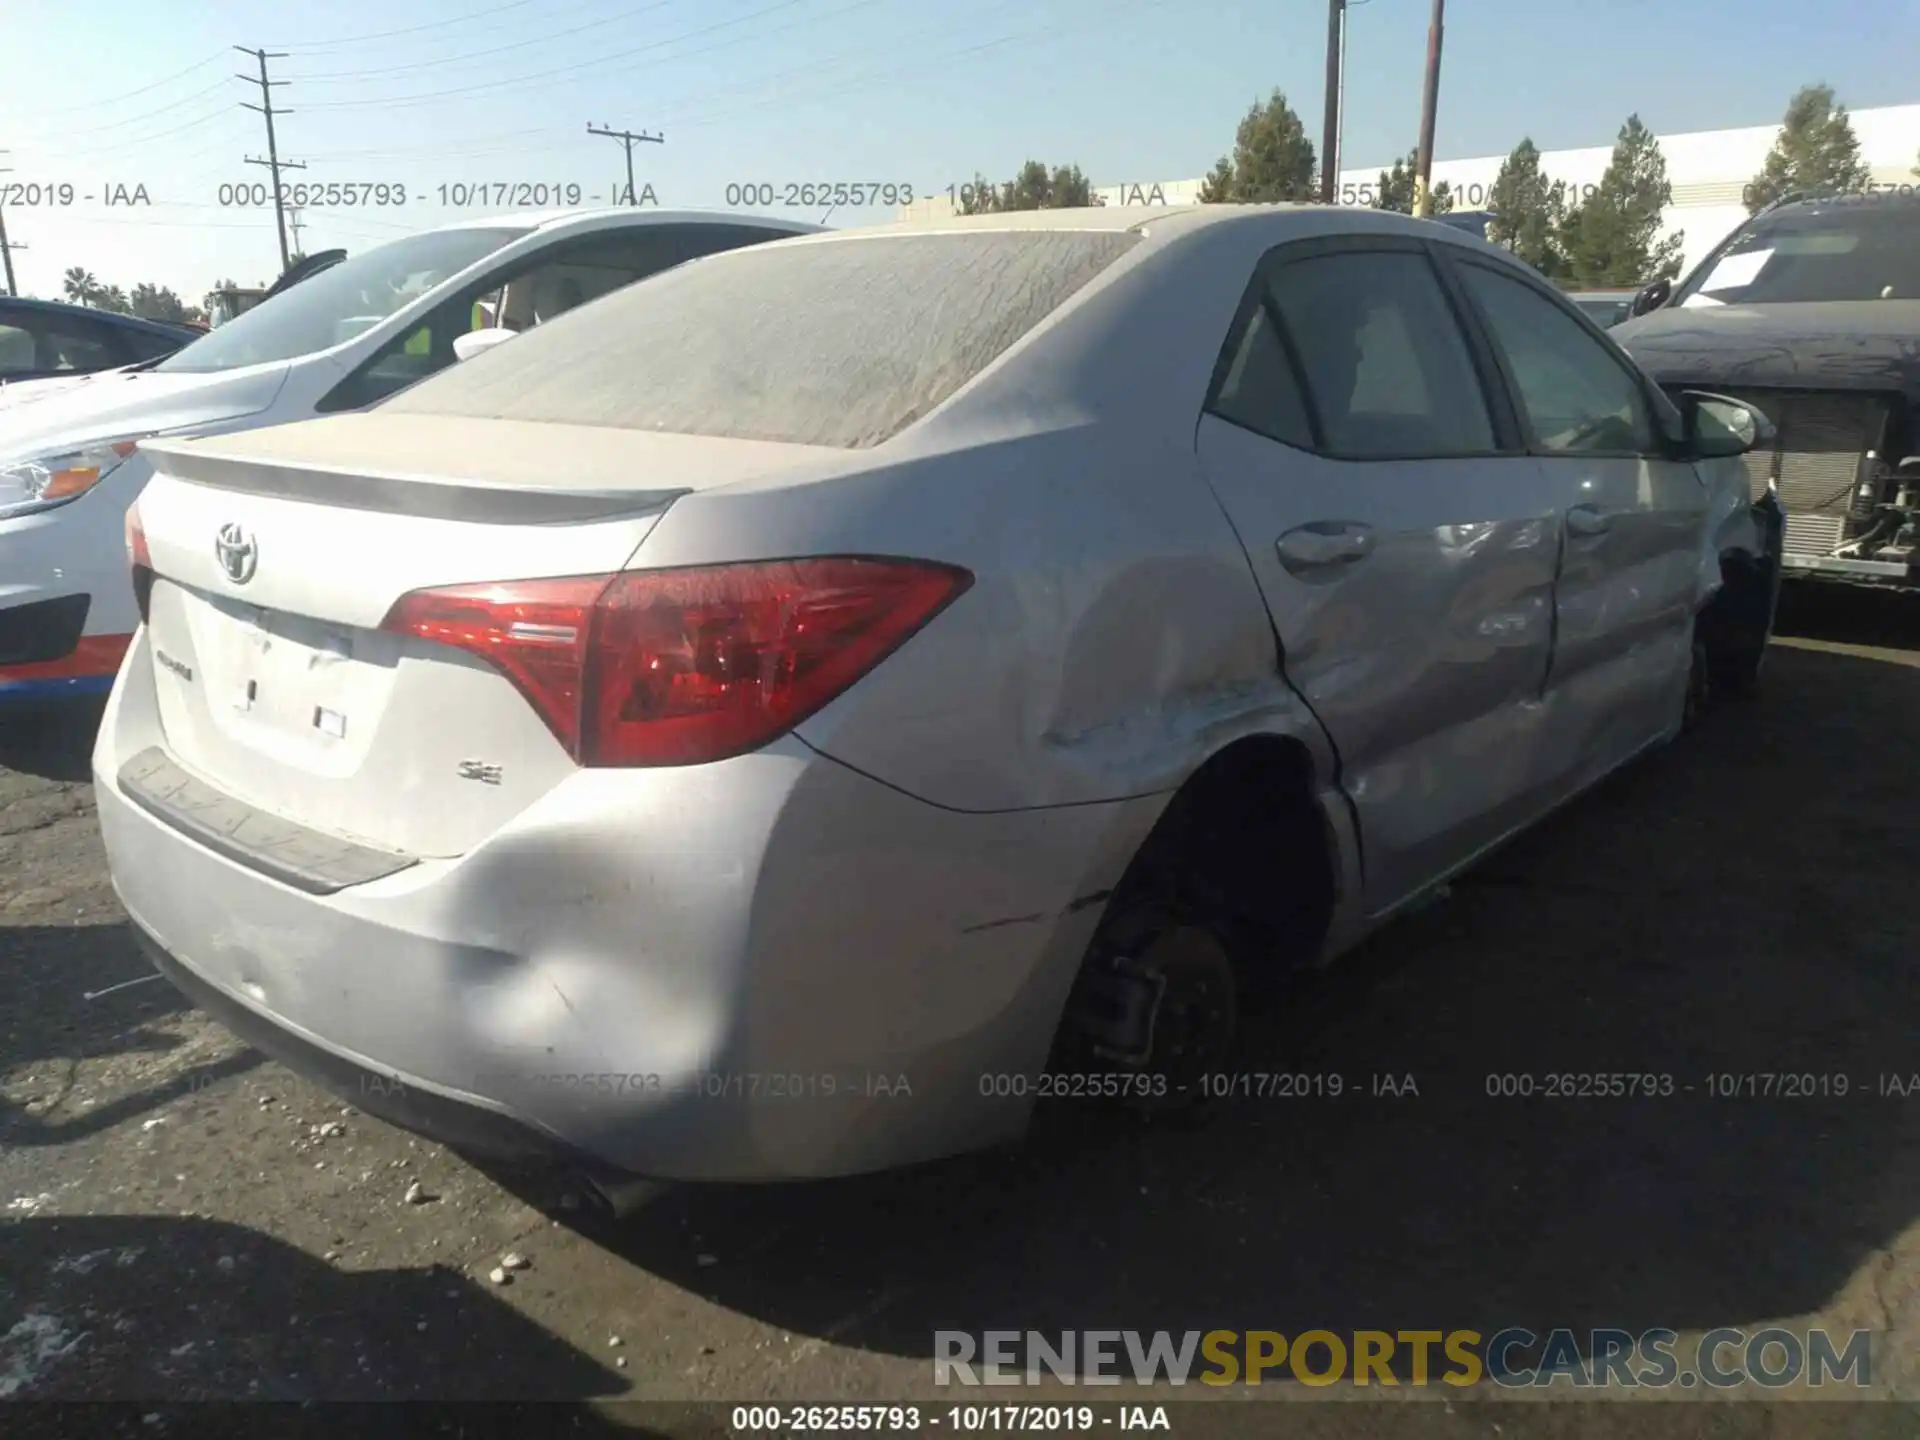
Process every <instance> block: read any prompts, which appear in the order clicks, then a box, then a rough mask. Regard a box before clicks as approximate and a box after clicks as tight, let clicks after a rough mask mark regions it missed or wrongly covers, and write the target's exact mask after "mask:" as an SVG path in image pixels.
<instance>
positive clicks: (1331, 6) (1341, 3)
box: [1320, 0, 1347, 205]
mask: <svg viewBox="0 0 1920 1440" xmlns="http://www.w3.org/2000/svg"><path fill="white" fill-rule="evenodd" d="M1346 22H1347V0H1327V123H1326V128H1325V130H1324V131H1323V133H1322V138H1321V141H1320V203H1321V204H1322V205H1331V204H1333V187H1334V182H1335V181H1336V180H1337V179H1338V178H1339V174H1340V99H1341V96H1340V73H1341V69H1342V56H1343V53H1344V50H1345V46H1344V44H1343V41H1344V40H1345V38H1346Z"/></svg>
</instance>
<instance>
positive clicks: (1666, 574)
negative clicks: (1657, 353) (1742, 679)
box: [1452, 255, 1710, 789]
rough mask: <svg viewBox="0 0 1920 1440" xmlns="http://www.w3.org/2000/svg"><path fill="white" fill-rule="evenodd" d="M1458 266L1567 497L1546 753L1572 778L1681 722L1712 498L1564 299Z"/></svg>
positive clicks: (1653, 408)
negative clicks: (1673, 452)
mask: <svg viewBox="0 0 1920 1440" xmlns="http://www.w3.org/2000/svg"><path fill="white" fill-rule="evenodd" d="M1452 263H1453V264H1454V266H1455V268H1456V269H1457V271H1458V273H1459V274H1460V276H1461V279H1462V281H1463V283H1464V287H1465V289H1466V291H1467V293H1468V294H1469V295H1471V296H1472V298H1473V301H1474V304H1475V307H1476V308H1477V310H1478V312H1479V314H1480V315H1481V317H1483V319H1484V321H1485V324H1486V326H1487V330H1488V332H1489V333H1490V335H1491V338H1492V341H1493V347H1494V349H1495V351H1496V354H1497V359H1498V362H1499V364H1500V365H1501V366H1502V367H1503V369H1504V370H1505V371H1506V373H1507V374H1508V375H1509V376H1510V378H1511V389H1512V391H1513V394H1514V396H1515V398H1516V400H1517V402H1518V407H1519V411H1520V420H1521V425H1522V428H1523V431H1524V433H1525V436H1526V440H1527V444H1528V448H1529V449H1530V450H1531V451H1532V452H1533V454H1534V455H1535V456H1536V457H1537V458H1538V460H1539V463H1540V466H1541V469H1542V472H1543V473H1544V475H1545V476H1546V479H1547V481H1548V483H1549V484H1550V485H1551V486H1552V487H1553V492H1554V494H1555V495H1556V496H1557V497H1558V510H1559V524H1560V527H1561V529H1562V530H1563V531H1564V540H1563V544H1564V555H1563V558H1562V561H1561V568H1560V583H1559V585H1558V587H1557V589H1556V593H1555V611H1556V617H1555V642H1554V654H1553V670H1552V673H1551V675H1550V677H1549V681H1548V688H1547V702H1548V707H1549V710H1550V713H1551V717H1552V718H1551V722H1550V727H1549V728H1550V733H1551V737H1552V751H1553V755H1554V757H1555V758H1554V761H1553V763H1554V764H1555V766H1556V767H1557V768H1558V769H1559V770H1561V771H1562V773H1563V774H1564V775H1565V776H1566V787H1567V788H1569V789H1572V788H1578V787H1580V786H1582V785H1585V784H1588V783H1590V782H1591V781H1593V780H1596V779H1598V778H1599V777H1600V776H1601V775H1602V774H1604V773H1605V772H1606V771H1608V770H1610V769H1612V768H1613V767H1615V766H1616V765H1618V764H1620V763H1621V762H1623V761H1625V760H1627V759H1629V758H1630V757H1631V756H1632V755H1633V754H1634V753H1635V752H1636V751H1638V750H1641V749H1643V748H1645V747H1646V746H1647V745H1648V744H1650V743H1652V742H1654V741H1656V740H1658V739H1659V738H1660V737H1661V736H1662V735H1663V734H1664V733H1666V731H1667V730H1669V729H1670V728H1671V727H1672V725H1673V724H1674V723H1675V722H1677V720H1678V718H1679V715H1680V709H1681V703H1682V700H1683V697H1684V695H1685V693H1686V684H1687V671H1688V667H1689V663H1690V661H1691V659H1692V652H1693V610H1694V597H1695V596H1696V594H1697V593H1698V586H1699V570H1700V563H1701V541H1702V537H1703V534H1704V526H1705V523H1706V511H1707V506H1708V501H1709V498H1710V497H1709V494H1708V490H1707V487H1706V485H1705V484H1703V483H1702V482H1701V480H1700V477H1699V476H1698V475H1697V474H1696V473H1695V472H1694V468H1693V465H1692V464H1691V463H1690V462H1689V461H1687V460H1683V459H1674V458H1672V457H1671V455H1670V453H1669V451H1668V442H1667V440H1666V437H1665V436H1664V435H1663V434H1662V427H1661V423H1660V417H1659V414H1658V411H1657V407H1659V406H1661V405H1663V404H1664V403H1665V402H1664V401H1661V400H1659V399H1656V397H1655V394H1654V392H1653V387H1652V386H1651V385H1649V384H1648V383H1647V381H1646V379H1645V378H1644V377H1643V376H1642V375H1641V374H1640V372H1639V371H1638V370H1637V369H1636V368H1635V367H1634V366H1633V365H1632V364H1631V363H1630V362H1628V361H1627V360H1626V359H1624V358H1623V357H1622V356H1621V355H1619V354H1618V353H1617V352H1616V351H1615V349H1614V348H1613V347H1612V346H1611V345H1610V344H1608V342H1607V341H1606V340H1604V339H1603V338H1601V337H1600V336H1599V335H1597V334H1595V333H1594V332H1593V330H1592V329H1590V328H1589V327H1588V325H1587V323H1586V322H1585V321H1584V320H1583V319H1582V317H1581V316H1580V315H1579V314H1578V313H1576V311H1575V309H1574V307H1573V305H1572V304H1571V302H1569V301H1567V300H1566V299H1565V298H1563V297H1562V296H1561V295H1559V294H1558V293H1557V292H1556V291H1554V290H1553V289H1552V288H1551V287H1550V286H1548V285H1546V284H1545V283H1544V282H1540V281H1536V280H1535V279H1534V278H1532V277H1531V276H1529V275H1527V274H1526V273H1525V272H1523V271H1520V270H1519V269H1518V268H1517V267H1514V266H1508V265H1503V264H1501V263H1500V262H1498V261H1495V260H1483V259H1480V258H1477V257H1473V256H1468V255H1460V256H1458V257H1457V258H1455V259H1454V260H1453V261H1452Z"/></svg>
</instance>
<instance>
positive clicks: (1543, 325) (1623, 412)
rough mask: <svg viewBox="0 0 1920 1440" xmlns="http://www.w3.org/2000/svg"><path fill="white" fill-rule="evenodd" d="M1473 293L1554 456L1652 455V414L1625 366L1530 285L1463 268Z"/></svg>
mask: <svg viewBox="0 0 1920 1440" xmlns="http://www.w3.org/2000/svg"><path fill="white" fill-rule="evenodd" d="M1461 272H1462V274H1463V275H1464V277H1465V279H1466V284H1467V289H1468V291H1469V292H1470V293H1471V294H1472V295H1473V298H1474V300H1475V301H1476V302H1477V303H1478V304H1479V306H1480V309H1481V310H1482V312H1484V313H1485V315H1486V317H1487V324H1488V326H1489V327H1490V328H1491V329H1492V331H1493V337H1494V343H1495V344H1497V345H1498V346H1499V347H1500V349H1501V351H1502V352H1503V353H1504V354H1505V355H1506V359H1507V369H1508V370H1509V371H1511V372H1512V374H1513V383H1514V388H1515V389H1517V390H1518V391H1519V392H1520V407H1521V409H1522V410H1523V411H1525V412H1526V416H1527V420H1528V422H1529V424H1530V425H1531V427H1532V429H1533V433H1534V437H1535V439H1536V441H1537V442H1538V444H1539V446H1540V448H1541V449H1543V450H1546V451H1549V452H1551V453H1554V454H1560V455H1568V454H1595V453H1598V454H1634V455H1643V454H1651V453H1653V451H1654V450H1655V448H1656V445H1655V430H1654V421H1653V412H1652V409H1651V408H1650V407H1649V405H1648V404H1647V397H1646V395H1645V393H1644V392H1643V391H1642V390H1641V388H1640V385H1639V383H1638V382H1637V381H1636V380H1635V379H1634V377H1633V376H1632V374H1630V373H1629V372H1628V371H1627V369H1626V367H1625V366H1623V365H1621V363H1620V362H1619V361H1618V360H1616V359H1615V358H1614V357H1613V355H1612V354H1610V353H1609V352H1608V350H1607V349H1606V347H1605V346H1604V345H1602V344H1601V343H1600V342H1599V341H1598V340H1596V339H1594V338H1593V336H1592V335H1591V334H1589V333H1588V332H1587V330H1586V329H1585V328H1584V327H1582V326H1581V324H1580V322H1579V321H1577V320H1575V319H1574V318H1573V317H1572V316H1571V315H1569V314H1567V313H1566V312H1565V311H1564V310H1562V309H1561V308H1560V307H1559V306H1558V305H1557V304H1555V303H1554V302H1553V301H1552V300H1550V299H1548V298H1547V297H1546V296H1544V295H1541V294H1539V293H1538V292H1537V291H1535V290H1534V288H1533V287H1532V286H1531V285H1529V284H1527V283H1526V282H1525V281H1524V280H1518V279H1515V278H1514V277H1512V276H1510V275H1502V274H1500V273H1499V272H1498V271H1495V270H1491V269H1489V268H1487V267H1486V266H1484V265H1475V264H1471V263H1468V264H1464V265H1462V266H1461Z"/></svg>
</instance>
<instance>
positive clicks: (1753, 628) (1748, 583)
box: [1700, 551, 1773, 668]
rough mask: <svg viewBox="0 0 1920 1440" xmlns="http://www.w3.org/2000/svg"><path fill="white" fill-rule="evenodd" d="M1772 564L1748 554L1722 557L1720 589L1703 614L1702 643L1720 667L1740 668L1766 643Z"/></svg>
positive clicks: (1712, 660) (1732, 552) (1771, 591)
mask: <svg viewBox="0 0 1920 1440" xmlns="http://www.w3.org/2000/svg"><path fill="white" fill-rule="evenodd" d="M1772 580H1773V574H1772V562H1771V561H1769V560H1766V559H1763V558H1761V557H1759V556H1756V555H1750V554H1747V553H1745V552H1744V551H1729V552H1727V553H1726V554H1724V555H1722V556H1721V557H1720V589H1719V590H1718V591H1717V592H1716V593H1715V595H1714V597H1713V598H1712V599H1711V600H1709V601H1708V602H1707V604H1706V608H1705V609H1703V610H1702V611H1701V612H1700V639H1701V640H1702V641H1703V642H1704V643H1705V645H1706V647H1707V655H1708V658H1709V660H1710V661H1711V662H1712V663H1713V664H1714V665H1715V666H1716V668H1718V667H1722V666H1727V665H1737V664H1738V663H1739V662H1740V661H1741V660H1742V659H1744V658H1745V657H1746V656H1747V655H1748V654H1749V652H1751V651H1752V650H1753V649H1754V648H1755V647H1757V646H1759V645H1762V644H1764V643H1765V640H1766V632H1767V624H1768V621H1769V619H1770V618H1771V617H1770V616H1769V614H1768V607H1769V604H1770V602H1771V599H1772V593H1773V585H1772Z"/></svg>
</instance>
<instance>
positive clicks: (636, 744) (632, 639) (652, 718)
mask: <svg viewBox="0 0 1920 1440" xmlns="http://www.w3.org/2000/svg"><path fill="white" fill-rule="evenodd" d="M972 583H973V577H972V576H971V575H969V574H967V572H966V571H964V570H957V569H953V568H951V567H949V566H945V565H933V564H928V563H924V562H920V561H902V560H867V559H852V558H840V557H834V558H828V559H818V560H781V561H772V562H766V563H759V564H747V565H714V566H703V567H700V568H696V569H686V570H637V571H628V572H625V573H623V574H619V575H612V576H607V575H592V576H575V577H570V578H567V579H561V580H525V581H509V582H506V583H503V584H490V585H459V586H454V587H451V588H448V589H438V590H418V591H415V592H413V593H412V594H410V595H404V596H402V597H401V598H400V600H399V601H398V602H397V603H396V604H395V605H394V607H393V610H392V612H391V613H390V614H389V615H388V616H387V618H386V621H385V625H384V628H386V629H388V630H395V631H399V632H401V633H404V634H410V635H418V636H420V637H421V638H423V639H427V640H433V641H437V642H438V643H440V644H445V645H454V646H458V647H459V648H461V649H463V650H466V651H469V652H471V653H472V654H475V655H479V656H482V657H483V658H485V659H486V660H488V661H489V662H490V663H492V664H493V665H494V666H496V667H497V668H498V669H500V670H501V671H502V672H504V673H505V674H506V675H507V676H508V678H510V679H511V680H512V681H513V682H514V683H515V684H516V685H517V686H519V687H520V690H521V693H523V694H524V695H525V696H526V697H527V699H528V700H529V701H531V702H532V704H533V706H534V708H535V709H537V710H538V711H539V712H540V715H541V717H542V718H543V719H544V720H545V721H546V722H547V724H548V725H549V726H550V727H551V728H552V730H553V733H554V734H555V735H556V736H558V737H559V739H560V742H561V743H562V744H563V745H565V746H566V747H567V750H568V752H569V753H570V754H571V755H573V757H574V758H575V759H576V760H578V761H579V762H580V763H582V764H584V765H605V766H616V765H629V766H630V765H697V764H702V763H705V762H707V761H711V760H723V759H726V758H727V757H728V756H731V755H741V754H745V753H746V752H747V751H749V750H756V749H758V748H759V747H760V746H762V745H764V744H766V743H767V742H768V741H769V740H772V739H773V738H774V737H775V736H777V735H780V734H783V733H784V732H786V731H787V730H790V729H792V728H793V727H794V726H795V725H797V724H799V723H800V722H801V721H802V720H804V719H806V718H807V716H809V715H811V714H813V713H814V712H815V711H816V710H818V709H820V708H821V707H822V706H823V705H825V704H826V703H827V702H828V701H830V700H832V699H833V698H834V697H835V696H837V695H839V694H840V693H841V692H843V691H844V690H846V689H847V688H848V687H849V686H850V685H852V684H853V683H854V682H855V681H856V680H858V679H859V678H860V677H861V676H862V675H864V674H866V673H867V672H868V671H869V670H871V669H873V667H874V666H876V665H878V664H879V663H880V662H881V661H882V660H884V659H885V658H886V657H887V656H888V655H889V654H891V653H892V652H893V651H894V650H895V649H896V648H897V647H898V646H899V645H900V644H901V643H902V642H903V641H905V640H906V639H907V638H908V637H909V636H910V635H912V634H913V633H914V631H916V630H918V629H919V628H920V627H921V626H923V625H925V624H926V623H927V622H928V621H929V620H931V619H932V618H933V617H934V616H935V615H937V614H938V613H939V612H940V611H941V610H942V609H944V608H945V607H946V606H947V605H949V604H951V603H952V602H953V601H954V600H955V599H956V598H958V597H959V596H960V595H961V594H962V593H963V592H964V591H965V590H966V588H967V587H968V586H969V585H971V584H972Z"/></svg>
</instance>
